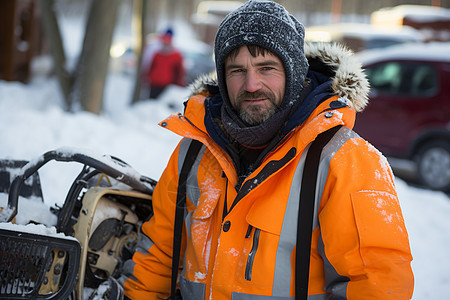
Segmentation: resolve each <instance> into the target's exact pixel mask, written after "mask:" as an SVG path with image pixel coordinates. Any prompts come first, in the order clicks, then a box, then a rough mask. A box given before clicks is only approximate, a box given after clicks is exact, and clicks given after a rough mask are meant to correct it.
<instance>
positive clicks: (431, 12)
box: [371, 5, 450, 23]
mask: <svg viewBox="0 0 450 300" xmlns="http://www.w3.org/2000/svg"><path fill="white" fill-rule="evenodd" d="M404 17H407V18H408V19H410V20H413V21H415V22H417V23H426V22H433V21H450V9H447V8H443V7H437V6H428V5H398V6H395V7H387V8H383V9H380V10H377V11H375V12H373V13H372V14H371V19H372V21H373V22H378V21H382V20H398V19H401V18H404Z"/></svg>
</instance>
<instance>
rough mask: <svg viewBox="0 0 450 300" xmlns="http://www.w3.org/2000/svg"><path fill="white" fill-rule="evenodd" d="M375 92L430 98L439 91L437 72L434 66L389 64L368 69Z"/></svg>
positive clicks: (404, 63)
mask: <svg viewBox="0 0 450 300" xmlns="http://www.w3.org/2000/svg"><path fill="white" fill-rule="evenodd" d="M366 74H367V77H368V79H369V82H370V85H371V87H372V89H373V90H374V91H375V92H378V93H382V94H383V93H385V94H392V95H403V96H412V97H430V96H433V95H434V94H436V92H437V91H438V77H437V71H436V69H435V67H434V66H433V65H430V64H425V63H410V62H387V63H383V64H378V65H375V66H372V67H369V68H367V69H366Z"/></svg>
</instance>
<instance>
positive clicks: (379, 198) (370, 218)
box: [351, 191, 411, 266]
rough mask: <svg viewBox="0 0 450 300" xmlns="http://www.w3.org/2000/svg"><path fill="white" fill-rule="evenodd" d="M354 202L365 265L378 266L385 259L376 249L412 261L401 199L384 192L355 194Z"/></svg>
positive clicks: (353, 195) (352, 196)
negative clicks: (399, 200) (394, 253)
mask: <svg viewBox="0 0 450 300" xmlns="http://www.w3.org/2000/svg"><path fill="white" fill-rule="evenodd" d="M351 198H352V205H353V210H354V214H355V220H356V227H357V230H358V235H359V240H360V247H361V250H360V253H361V256H362V259H363V262H364V265H366V266H369V265H373V264H377V263H379V261H380V260H382V259H383V256H379V255H376V251H374V249H386V250H389V251H390V252H396V253H401V255H396V256H395V257H397V259H400V260H404V261H409V260H410V258H411V257H410V254H409V241H408V234H407V232H406V228H405V224H404V220H403V216H402V212H401V210H400V205H399V203H398V199H397V196H395V195H393V194H390V193H387V192H382V191H361V192H357V193H353V194H352V195H351ZM378 251H380V250H378Z"/></svg>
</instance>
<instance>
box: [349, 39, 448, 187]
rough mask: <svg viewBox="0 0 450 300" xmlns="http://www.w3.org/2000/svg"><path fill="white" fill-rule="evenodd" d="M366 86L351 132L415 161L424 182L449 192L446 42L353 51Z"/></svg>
mask: <svg viewBox="0 0 450 300" xmlns="http://www.w3.org/2000/svg"><path fill="white" fill-rule="evenodd" d="M357 56H358V58H359V59H360V61H361V62H362V64H363V66H364V68H365V70H366V74H367V76H368V78H369V82H370V85H371V93H370V95H369V98H370V102H369V105H368V106H367V108H366V109H365V110H364V111H363V112H362V113H359V114H358V115H357V118H356V124H355V131H356V132H357V133H358V134H360V135H361V136H362V137H364V138H365V139H367V140H368V141H370V142H371V143H372V144H373V145H374V146H375V147H377V148H378V149H379V150H380V151H381V152H383V154H384V155H386V156H387V157H393V158H401V159H408V160H410V161H413V162H414V163H416V170H417V177H418V179H419V180H420V182H421V183H422V184H424V185H425V186H427V187H429V188H432V189H436V190H442V191H445V192H449V191H450V44H448V43H436V44H435V43H433V44H413V45H401V46H392V47H388V48H384V49H378V50H370V51H365V52H361V53H359V54H357Z"/></svg>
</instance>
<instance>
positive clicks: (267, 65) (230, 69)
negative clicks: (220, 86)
mask: <svg viewBox="0 0 450 300" xmlns="http://www.w3.org/2000/svg"><path fill="white" fill-rule="evenodd" d="M225 81H226V85H227V91H228V96H229V97H230V102H231V105H232V106H233V108H234V109H236V111H237V112H238V114H239V116H240V117H241V119H242V120H244V121H245V122H247V123H248V124H250V125H257V124H260V123H262V122H264V121H265V120H267V119H268V118H269V117H270V116H272V115H273V114H274V113H275V112H276V111H277V109H278V107H279V106H280V104H281V101H282V100H283V96H284V90H285V82H286V76H285V73H284V67H283V64H282V62H281V60H280V59H279V58H278V57H277V56H276V55H274V54H272V53H270V52H267V53H266V54H265V55H264V56H263V55H261V54H258V55H257V56H256V57H253V56H252V55H251V54H250V52H249V51H248V49H247V46H242V47H241V48H240V49H239V54H238V55H237V56H236V57H235V58H234V57H230V56H228V57H227V58H226V59H225Z"/></svg>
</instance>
